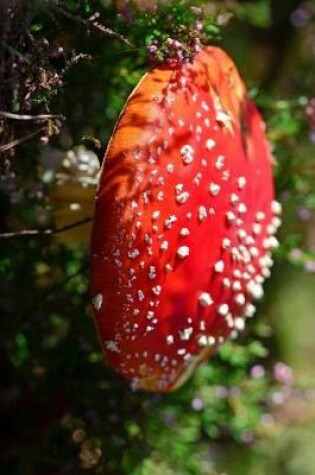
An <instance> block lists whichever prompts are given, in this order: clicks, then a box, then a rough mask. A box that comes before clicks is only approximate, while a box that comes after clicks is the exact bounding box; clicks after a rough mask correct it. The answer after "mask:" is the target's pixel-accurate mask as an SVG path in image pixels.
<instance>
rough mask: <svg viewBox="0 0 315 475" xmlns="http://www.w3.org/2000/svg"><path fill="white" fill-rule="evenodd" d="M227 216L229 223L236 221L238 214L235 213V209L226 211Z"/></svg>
mask: <svg viewBox="0 0 315 475" xmlns="http://www.w3.org/2000/svg"><path fill="white" fill-rule="evenodd" d="M226 217H227V220H228V222H229V223H235V221H236V216H235V214H234V213H233V211H228V212H227V213H226Z"/></svg>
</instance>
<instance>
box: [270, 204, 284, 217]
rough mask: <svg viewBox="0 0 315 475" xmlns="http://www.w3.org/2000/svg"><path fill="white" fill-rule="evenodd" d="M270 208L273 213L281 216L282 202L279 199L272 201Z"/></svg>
mask: <svg viewBox="0 0 315 475" xmlns="http://www.w3.org/2000/svg"><path fill="white" fill-rule="evenodd" d="M271 210H272V212H273V213H274V214H277V215H279V216H281V214H282V204H281V203H279V201H273V202H272V203H271Z"/></svg>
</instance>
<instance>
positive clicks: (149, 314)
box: [147, 310, 155, 320]
mask: <svg viewBox="0 0 315 475" xmlns="http://www.w3.org/2000/svg"><path fill="white" fill-rule="evenodd" d="M154 317H155V313H154V312H153V310H149V311H148V312H147V319H148V320H152V319H153V318H154Z"/></svg>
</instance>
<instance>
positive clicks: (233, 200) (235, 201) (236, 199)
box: [230, 193, 240, 205]
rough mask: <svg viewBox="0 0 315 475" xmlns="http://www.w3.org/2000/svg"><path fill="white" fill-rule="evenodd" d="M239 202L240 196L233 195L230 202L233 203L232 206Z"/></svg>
mask: <svg viewBox="0 0 315 475" xmlns="http://www.w3.org/2000/svg"><path fill="white" fill-rule="evenodd" d="M239 200H240V199H239V196H238V195H237V194H236V193H232V194H231V197H230V202H231V203H232V205H234V204H235V203H238V201H239Z"/></svg>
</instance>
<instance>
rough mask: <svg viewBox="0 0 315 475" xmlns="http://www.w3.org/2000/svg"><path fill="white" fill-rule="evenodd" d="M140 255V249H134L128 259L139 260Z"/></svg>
mask: <svg viewBox="0 0 315 475" xmlns="http://www.w3.org/2000/svg"><path fill="white" fill-rule="evenodd" d="M139 254H140V251H139V249H134V250H133V251H130V252H128V257H129V258H130V259H137V257H138V256H139Z"/></svg>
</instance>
